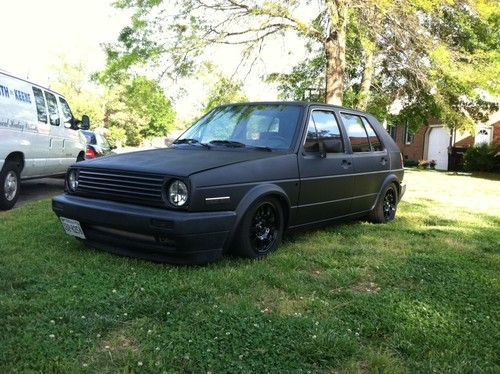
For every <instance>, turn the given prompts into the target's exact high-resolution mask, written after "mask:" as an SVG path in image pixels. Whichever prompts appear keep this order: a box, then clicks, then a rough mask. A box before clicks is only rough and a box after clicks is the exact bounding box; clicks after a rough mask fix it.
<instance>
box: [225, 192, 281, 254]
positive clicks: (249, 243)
mask: <svg viewBox="0 0 500 374" xmlns="http://www.w3.org/2000/svg"><path fill="white" fill-rule="evenodd" d="M283 230H284V215H283V209H282V207H281V204H280V203H279V201H277V200H276V199H274V198H271V197H265V198H263V199H259V200H257V201H256V202H255V203H254V204H252V206H251V207H250V208H249V209H248V210H247V212H246V213H245V216H244V217H243V219H242V221H241V223H240V226H239V228H238V231H237V233H236V237H235V240H234V243H233V253H234V254H236V255H239V256H241V257H247V258H262V257H265V256H267V255H268V254H269V253H271V252H274V251H275V250H276V249H277V248H278V246H279V245H280V243H281V239H282V238H283Z"/></svg>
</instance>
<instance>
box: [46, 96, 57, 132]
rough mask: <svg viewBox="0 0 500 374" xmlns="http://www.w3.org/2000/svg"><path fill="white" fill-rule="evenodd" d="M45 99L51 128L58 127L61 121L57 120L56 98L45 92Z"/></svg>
mask: <svg viewBox="0 0 500 374" xmlns="http://www.w3.org/2000/svg"><path fill="white" fill-rule="evenodd" d="M45 98H46V99H47V106H48V108H49V119H50V124H51V125H52V126H59V124H60V123H61V119H60V118H59V108H58V106H57V99H56V97H55V96H54V95H53V94H51V93H50V92H47V91H45Z"/></svg>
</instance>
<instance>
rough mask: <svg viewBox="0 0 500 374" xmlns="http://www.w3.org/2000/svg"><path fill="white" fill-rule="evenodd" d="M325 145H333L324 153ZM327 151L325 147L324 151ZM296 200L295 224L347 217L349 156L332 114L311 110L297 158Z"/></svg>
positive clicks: (348, 204) (350, 194) (349, 185)
mask: <svg viewBox="0 0 500 374" xmlns="http://www.w3.org/2000/svg"><path fill="white" fill-rule="evenodd" d="M325 143H326V144H334V143H335V144H337V146H336V147H330V149H326V151H325V152H322V150H323V149H324V148H325V147H324V146H325ZM326 148H329V147H326ZM298 162H299V172H300V196H299V207H298V215H297V224H298V225H303V224H307V223H312V222H320V221H326V220H329V219H332V218H337V217H341V216H344V215H347V214H349V213H350V207H351V197H352V188H353V177H352V175H351V174H352V170H353V169H352V162H351V155H350V154H348V153H347V152H346V147H345V139H344V136H343V135H342V132H341V130H340V127H339V124H338V121H337V118H336V116H335V113H334V112H333V111H331V110H325V109H322V108H318V109H313V110H312V111H311V113H310V114H309V122H308V129H307V135H306V139H305V142H304V145H303V149H302V151H301V152H299V156H298Z"/></svg>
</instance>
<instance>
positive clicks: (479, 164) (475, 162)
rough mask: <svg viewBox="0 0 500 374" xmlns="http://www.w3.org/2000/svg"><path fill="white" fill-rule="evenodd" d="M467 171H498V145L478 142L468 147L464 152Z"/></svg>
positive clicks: (499, 164) (499, 165)
mask: <svg viewBox="0 0 500 374" xmlns="http://www.w3.org/2000/svg"><path fill="white" fill-rule="evenodd" d="M464 167H465V170H467V171H500V147H499V146H495V145H488V144H479V145H476V146H472V147H469V148H468V149H467V151H466V152H465V154H464Z"/></svg>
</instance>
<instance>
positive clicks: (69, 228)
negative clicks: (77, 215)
mask: <svg viewBox="0 0 500 374" xmlns="http://www.w3.org/2000/svg"><path fill="white" fill-rule="evenodd" d="M60 218H61V223H62V225H63V227H64V230H65V231H66V234H68V235H71V236H76V237H77V238H81V239H85V234H84V233H83V230H82V226H80V222H78V221H76V220H74V219H69V218H66V217H60Z"/></svg>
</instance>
